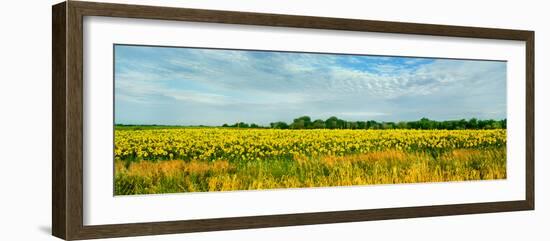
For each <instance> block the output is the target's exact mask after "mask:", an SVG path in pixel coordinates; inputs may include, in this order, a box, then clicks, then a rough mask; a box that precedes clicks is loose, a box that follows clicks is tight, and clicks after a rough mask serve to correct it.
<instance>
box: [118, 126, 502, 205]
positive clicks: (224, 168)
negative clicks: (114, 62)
mask: <svg viewBox="0 0 550 241" xmlns="http://www.w3.org/2000/svg"><path fill="white" fill-rule="evenodd" d="M114 154H115V193H116V194H117V195H129V194H149V193H173V192H198V191H229V190H251V189H272V188H302V187H325V186H346V185H367V184H392V183H417V182H443V181H465V180H488V179H503V178H506V130H503V129H496V130H323V129H316V130H276V129H237V128H166V129H163V128H159V129H143V130H139V129H138V130H135V129H116V130H115V153H114Z"/></svg>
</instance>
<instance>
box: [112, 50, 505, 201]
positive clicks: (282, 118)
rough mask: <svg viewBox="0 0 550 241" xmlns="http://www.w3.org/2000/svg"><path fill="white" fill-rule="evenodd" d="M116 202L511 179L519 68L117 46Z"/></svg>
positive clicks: (387, 58) (406, 59)
mask: <svg viewBox="0 0 550 241" xmlns="http://www.w3.org/2000/svg"><path fill="white" fill-rule="evenodd" d="M113 155H114V171H115V178H114V191H115V193H114V194H115V195H133V194H161V193H187V192H217V191H242V190H266V189H284V188H313V187H335V186H351V185H380V184H403V183H427V182H454V181H480V180H494V179H505V178H506V62H505V61H490V60H463V59H442V58H424V57H398V56H374V55H350V54H337V53H304V52H284V51H263V50H232V49H207V48H190V47H162V46H140V45H115V46H114V154H113Z"/></svg>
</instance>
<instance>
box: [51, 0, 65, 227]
mask: <svg viewBox="0 0 550 241" xmlns="http://www.w3.org/2000/svg"><path fill="white" fill-rule="evenodd" d="M65 6H66V4H65V3H60V4H57V5H54V6H53V7H52V234H53V235H54V236H56V237H59V238H65V237H66V227H67V224H66V222H65V221H66V204H67V202H66V200H67V190H66V189H65V188H66V184H67V182H66V158H65V153H66V152H65V150H66V149H65V147H66V146H65V144H66V139H65V134H66V122H65V114H66V112H65V110H66V102H65V93H66V86H65V80H66V72H65V66H66V51H65V46H66V43H67V42H66V39H65V37H66V28H65V26H66V21H65V10H66V8H65Z"/></svg>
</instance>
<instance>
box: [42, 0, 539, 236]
mask: <svg viewBox="0 0 550 241" xmlns="http://www.w3.org/2000/svg"><path fill="white" fill-rule="evenodd" d="M84 16H109V17H121V18H143V19H158V20H175V21H195V22H210V23H228V24H246V25H259V26H279V27H299V28H315V29H330V30H348V31H369V32H381V33H398V34H417V35H434V36H452V37H466V38H483V39H506V40H520V41H525V43H526V64H527V66H526V98H527V102H526V103H527V109H526V110H527V111H526V122H527V126H526V135H527V136H526V137H527V141H526V150H527V153H526V160H525V161H526V197H525V200H510V201H503V202H491V203H473V204H457V205H438V206H423V207H402V208H387V209H371V210H349V211H338V212H318V213H299V214H285V215H268V216H252V217H234V218H216V219H203V220H182V221H170V222H151V223H134V224H114V225H97V226H84V225H83V208H84V207H83V186H82V185H83V179H82V178H83V111H84V110H83V88H84V85H83V84H84V83H83V17H84ZM52 26H53V33H52V34H53V41H52V50H53V55H52V60H53V66H52V70H53V74H52V82H53V97H52V103H53V105H54V106H53V113H52V116H53V117H52V118H53V124H52V125H53V126H52V128H53V133H52V140H53V141H52V143H53V147H52V150H53V151H52V159H53V160H52V167H53V170H52V174H53V177H52V212H53V213H52V231H53V234H54V235H55V236H57V237H60V238H63V239H67V240H74V239H91V238H108V237H123V236H137V235H155V234H171V233H183V232H203V231H214V230H230V229H247V228H265V227H278V226H291V225H310V224H324V223H340V222H356V221H368V220H384V219H397V218H415V217H430V216H442V215H461V214H474V213H491V212H504V211H520V210H532V209H534V32H532V31H524V30H508V29H494V28H475V27H463V26H445V25H433V24H416V23H399V22H384V21H370V20H358V19H339V18H324V17H310V16H291V15H276V14H262V13H246V12H230V11H212V10H199V9H183V8H167V7H153V6H137V5H124V4H109V3H93V2H76V1H69V2H66V3H61V4H58V5H55V6H54V7H53V17H52Z"/></svg>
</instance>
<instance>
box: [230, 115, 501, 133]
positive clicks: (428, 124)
mask: <svg viewBox="0 0 550 241" xmlns="http://www.w3.org/2000/svg"><path fill="white" fill-rule="evenodd" d="M222 127H234V128H272V129H373V130H378V129H381V130H384V129H419V130H433V129H436V130H464V129H475V130H480V129H506V119H502V120H492V119H490V120H478V119H476V118H472V119H469V120H466V119H461V120H447V121H436V120H430V119H428V118H422V119H420V120H418V121H400V122H377V121H374V120H369V121H347V120H342V119H339V118H337V117H335V116H333V117H330V118H328V119H326V120H322V119H317V120H313V121H312V120H311V118H310V117H309V116H302V117H299V118H296V119H294V121H293V122H292V123H290V124H287V123H286V122H283V121H278V122H272V123H270V124H269V126H268V127H267V126H261V125H258V124H254V123H251V124H248V123H244V122H238V123H235V124H233V125H228V124H223V125H222Z"/></svg>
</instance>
